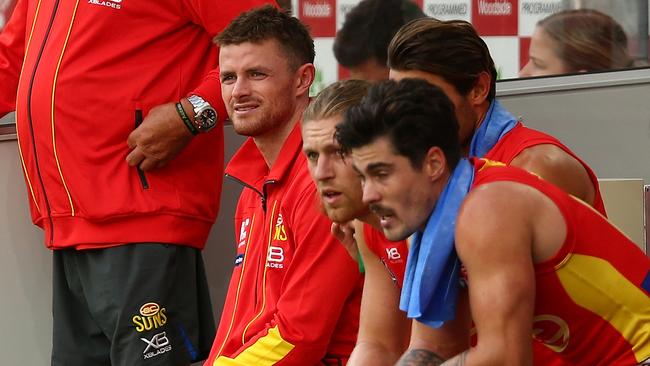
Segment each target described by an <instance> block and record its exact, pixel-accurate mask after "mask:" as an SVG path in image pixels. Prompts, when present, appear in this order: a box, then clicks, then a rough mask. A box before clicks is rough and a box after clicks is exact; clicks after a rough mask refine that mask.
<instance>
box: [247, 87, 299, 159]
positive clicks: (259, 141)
mask: <svg viewBox="0 0 650 366" xmlns="http://www.w3.org/2000/svg"><path fill="white" fill-rule="evenodd" d="M307 104H309V98H306V97H305V98H301V99H300V100H298V101H297V103H296V106H295V108H294V110H293V113H292V114H291V115H290V117H289V118H288V119H287V120H286V121H284V123H281V124H279V126H278V127H277V128H275V129H273V130H272V131H269V132H268V133H266V134H264V135H261V136H255V137H254V138H253V141H255V145H257V148H258V149H259V150H260V153H261V154H262V156H263V157H264V160H265V161H266V165H267V166H268V167H269V168H271V167H272V166H273V164H274V163H275V160H276V159H277V157H278V155H279V154H280V150H282V146H284V142H285V141H286V139H287V137H288V136H289V134H290V133H291V131H292V130H293V128H294V127H295V126H296V123H298V121H299V120H300V118H301V117H302V112H303V111H304V110H305V108H307Z"/></svg>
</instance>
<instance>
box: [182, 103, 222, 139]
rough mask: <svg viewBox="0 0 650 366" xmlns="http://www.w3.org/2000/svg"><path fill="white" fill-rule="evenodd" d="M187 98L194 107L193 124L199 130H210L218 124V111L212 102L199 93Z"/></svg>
mask: <svg viewBox="0 0 650 366" xmlns="http://www.w3.org/2000/svg"><path fill="white" fill-rule="evenodd" d="M187 100H188V101H189V102H190V104H192V107H194V121H192V124H193V125H194V127H196V129H197V131H198V132H208V131H210V130H211V129H213V128H214V126H216V125H217V111H215V110H214V108H212V106H211V105H210V103H208V102H206V101H205V100H203V98H201V97H199V96H198V95H190V96H189V97H188V98H187Z"/></svg>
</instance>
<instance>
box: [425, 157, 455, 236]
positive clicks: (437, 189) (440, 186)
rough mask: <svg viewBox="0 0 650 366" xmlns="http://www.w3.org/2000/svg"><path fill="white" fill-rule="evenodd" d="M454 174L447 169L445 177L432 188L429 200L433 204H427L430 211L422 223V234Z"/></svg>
mask: <svg viewBox="0 0 650 366" xmlns="http://www.w3.org/2000/svg"><path fill="white" fill-rule="evenodd" d="M452 173H453V171H452V172H450V171H449V170H447V169H445V172H444V173H443V175H442V176H441V177H440V178H439V179H438V180H437V181H436V182H435V183H434V184H433V186H432V187H431V193H432V194H431V196H429V197H430V198H429V199H430V200H431V202H429V203H428V204H427V206H428V207H429V209H428V210H427V211H426V212H429V214H428V215H427V217H426V219H425V220H424V222H422V224H421V225H420V227H419V228H418V230H419V231H420V232H423V231H424V229H425V228H426V227H427V224H428V223H429V218H430V217H431V215H433V212H434V211H435V210H436V207H437V205H438V202H440V196H441V195H442V191H444V190H445V188H446V187H447V184H449V181H450V179H451V174H452Z"/></svg>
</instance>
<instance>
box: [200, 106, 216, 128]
mask: <svg viewBox="0 0 650 366" xmlns="http://www.w3.org/2000/svg"><path fill="white" fill-rule="evenodd" d="M200 116H201V118H197V122H199V124H200V128H202V129H204V130H207V129H210V128H212V127H214V125H215V124H216V123H217V113H216V112H215V111H214V110H213V109H206V110H204V111H203V112H201V114H200Z"/></svg>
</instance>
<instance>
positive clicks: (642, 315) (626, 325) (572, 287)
mask: <svg viewBox="0 0 650 366" xmlns="http://www.w3.org/2000/svg"><path fill="white" fill-rule="evenodd" d="M556 273H557V275H558V278H559V280H560V282H561V283H562V286H563V287H564V288H565V290H566V291H567V293H568V295H569V296H570V297H571V299H572V300H573V301H574V302H575V303H576V304H578V305H579V306H582V307H583V308H585V309H587V310H589V311H591V312H593V313H594V314H597V315H598V316H600V317H601V318H603V319H604V320H605V321H607V322H609V323H610V324H611V325H612V327H614V328H615V329H616V330H617V331H618V332H619V333H620V334H621V336H622V337H623V338H625V339H626V340H627V342H628V343H629V344H631V345H633V349H632V350H633V352H634V356H635V357H636V359H637V361H639V362H641V361H643V360H645V359H646V358H648V356H649V355H650V298H648V295H646V294H645V293H644V292H643V291H641V289H639V288H638V287H637V286H635V285H634V284H632V283H630V281H629V280H628V279H627V278H625V277H624V276H623V275H622V274H621V273H620V272H619V271H618V270H617V269H616V268H614V266H612V265H611V264H610V263H609V262H607V261H605V260H603V259H602V258H597V257H592V256H588V255H581V254H573V255H572V256H571V257H570V258H569V260H568V261H567V262H566V264H565V265H564V266H562V267H561V268H559V269H557V272H556ZM590 273H598V274H599V276H600V277H606V278H607V279H608V283H609V284H610V285H608V286H607V288H599V287H595V286H593V285H592V284H593V282H594V280H593V278H588V277H587V276H586V275H585V274H587V275H588V274H590ZM612 302H616V304H615V307H613V306H612ZM612 309H615V311H612Z"/></svg>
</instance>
